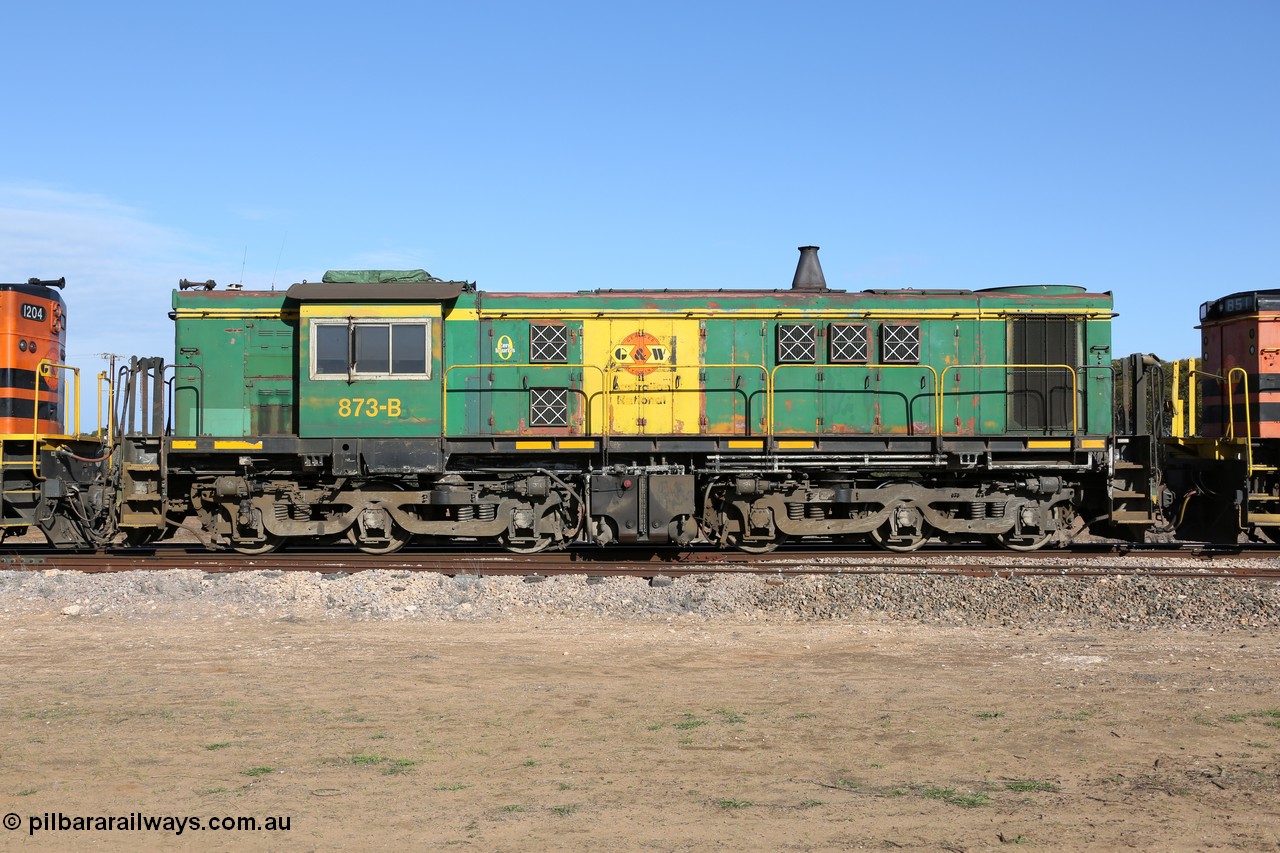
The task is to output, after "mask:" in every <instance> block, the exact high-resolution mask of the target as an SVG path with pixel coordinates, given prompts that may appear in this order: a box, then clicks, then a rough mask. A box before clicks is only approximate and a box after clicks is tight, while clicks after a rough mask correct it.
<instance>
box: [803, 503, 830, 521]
mask: <svg viewBox="0 0 1280 853" xmlns="http://www.w3.org/2000/svg"><path fill="white" fill-rule="evenodd" d="M804 514H805V515H807V516H809V518H826V517H827V508H826V507H824V506H823V505H822V504H806V505H805V508H804Z"/></svg>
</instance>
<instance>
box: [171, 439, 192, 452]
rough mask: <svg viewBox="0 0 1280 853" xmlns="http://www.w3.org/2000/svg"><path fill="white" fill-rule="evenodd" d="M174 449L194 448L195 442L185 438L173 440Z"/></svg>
mask: <svg viewBox="0 0 1280 853" xmlns="http://www.w3.org/2000/svg"><path fill="white" fill-rule="evenodd" d="M173 449H174V450H195V449H196V443H195V442H194V441H189V440H187V439H178V440H175V441H174V442H173Z"/></svg>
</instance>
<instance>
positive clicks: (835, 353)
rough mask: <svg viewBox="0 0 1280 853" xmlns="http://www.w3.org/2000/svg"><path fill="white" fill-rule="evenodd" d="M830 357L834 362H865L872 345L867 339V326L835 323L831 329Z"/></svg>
mask: <svg viewBox="0 0 1280 853" xmlns="http://www.w3.org/2000/svg"><path fill="white" fill-rule="evenodd" d="M830 336H831V338H830V343H829V344H828V349H829V352H828V357H829V358H830V360H831V361H832V363H834V364H841V363H848V362H864V361H866V360H867V354H868V351H869V350H870V345H869V343H868V341H867V327H866V326H862V325H856V326H847V325H841V324H836V323H833V324H831V329H830Z"/></svg>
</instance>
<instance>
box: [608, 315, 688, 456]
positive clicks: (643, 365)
mask: <svg viewBox="0 0 1280 853" xmlns="http://www.w3.org/2000/svg"><path fill="white" fill-rule="evenodd" d="M700 341H701V338H700V337H699V335H698V321H697V320H690V319H684V318H681V319H672V318H661V317H647V316H633V317H628V318H618V317H613V318H604V319H596V318H590V319H585V320H583V323H582V360H583V361H584V362H585V363H587V364H598V365H600V366H601V368H602V371H594V370H588V371H585V372H584V374H585V375H584V377H583V382H584V385H585V391H586V393H587V396H588V399H590V400H592V411H591V426H592V430H593V431H599V430H600V426H601V425H602V424H604V423H605V420H607V422H608V433H609V434H610V435H698V434H699V433H700V432H701V425H700V423H699V414H700V412H701V411H702V389H701V387H700V385H699V380H698V372H699V364H700V363H701V361H702V359H701V355H700V353H699V343H700ZM602 379H603V381H604V383H605V387H604V388H603V389H602V388H601V387H600V382H601V380H602Z"/></svg>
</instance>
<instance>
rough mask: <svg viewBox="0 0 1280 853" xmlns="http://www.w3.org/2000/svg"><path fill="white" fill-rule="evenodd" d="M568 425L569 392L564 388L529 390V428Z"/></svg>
mask: <svg viewBox="0 0 1280 853" xmlns="http://www.w3.org/2000/svg"><path fill="white" fill-rule="evenodd" d="M568 425H569V392H568V390H567V389H564V388H530V389H529V426H535V427H559V426H568Z"/></svg>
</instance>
